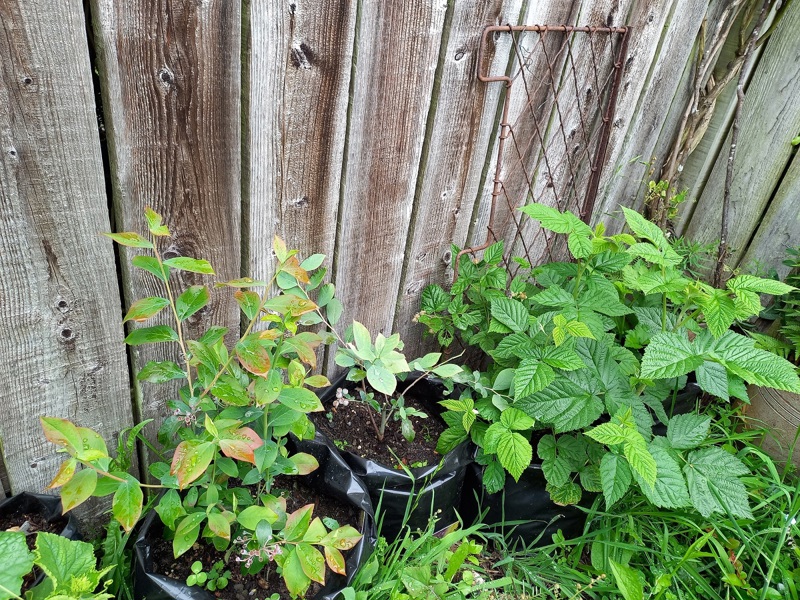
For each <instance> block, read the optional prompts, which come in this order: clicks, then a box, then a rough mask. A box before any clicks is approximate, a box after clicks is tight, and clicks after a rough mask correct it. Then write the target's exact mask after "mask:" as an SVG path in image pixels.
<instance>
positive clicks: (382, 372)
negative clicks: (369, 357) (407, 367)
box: [367, 365, 397, 396]
mask: <svg viewBox="0 0 800 600" xmlns="http://www.w3.org/2000/svg"><path fill="white" fill-rule="evenodd" d="M367 381H368V382H369V384H370V385H371V386H372V387H373V388H375V390H376V391H378V392H380V393H382V394H386V395H387V396H391V395H392V394H394V391H395V389H396V388H397V378H396V377H395V376H394V374H393V373H392V372H391V371H389V370H387V369H385V368H383V367H382V366H380V365H370V366H369V368H368V369H367Z"/></svg>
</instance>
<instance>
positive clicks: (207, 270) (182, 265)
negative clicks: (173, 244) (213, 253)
mask: <svg viewBox="0 0 800 600" xmlns="http://www.w3.org/2000/svg"><path fill="white" fill-rule="evenodd" d="M164 264H165V265H167V266H168V267H172V268H173V269H176V270H178V271H189V272H191V273H201V274H203V275H214V269H213V268H212V267H211V264H210V263H209V262H208V261H207V260H202V259H198V258H189V257H188V256H176V257H175V258H168V259H167V260H165V261H164Z"/></svg>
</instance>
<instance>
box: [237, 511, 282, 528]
mask: <svg viewBox="0 0 800 600" xmlns="http://www.w3.org/2000/svg"><path fill="white" fill-rule="evenodd" d="M277 520H278V515H277V514H276V513H275V511H273V510H271V509H269V508H267V507H266V506H260V505H253V506H248V507H247V508H245V509H244V510H243V511H242V512H240V513H239V514H238V515H237V516H236V521H237V522H238V523H239V524H240V525H241V526H242V527H244V528H245V529H248V530H249V531H255V530H256V528H257V527H258V524H259V523H260V522H261V521H266V522H267V523H270V524H272V523H275V522H276V521H277Z"/></svg>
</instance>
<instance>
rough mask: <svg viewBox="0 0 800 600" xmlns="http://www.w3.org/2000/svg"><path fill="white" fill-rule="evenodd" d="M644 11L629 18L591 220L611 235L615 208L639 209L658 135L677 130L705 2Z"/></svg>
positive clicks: (686, 0) (688, 0)
mask: <svg viewBox="0 0 800 600" xmlns="http://www.w3.org/2000/svg"><path fill="white" fill-rule="evenodd" d="M642 7H649V8H647V10H645V11H644V12H642V11H641V10H638V18H637V17H633V18H632V19H631V24H632V25H633V41H632V44H631V46H630V49H631V51H630V52H629V55H630V56H631V57H632V58H633V59H634V61H633V63H632V65H631V68H628V69H626V71H625V73H624V79H623V84H622V89H621V90H620V96H619V101H618V104H617V111H616V116H615V121H614V128H613V129H612V135H611V139H610V141H609V154H610V156H609V160H608V163H607V165H606V167H605V170H604V172H603V180H602V182H601V189H600V190H599V193H598V201H597V205H596V206H595V211H594V218H593V220H592V222H593V223H594V222H598V221H603V222H605V223H606V224H607V225H608V231H613V232H616V231H619V229H620V227H621V225H620V222H621V220H620V219H619V217H618V215H616V214H615V213H616V212H617V211H618V210H619V206H634V205H638V204H639V201H640V200H641V198H642V197H643V193H644V190H645V189H646V184H647V179H648V178H649V177H650V173H649V170H650V168H651V167H650V164H651V163H653V164H654V165H655V164H660V161H659V157H657V156H656V154H657V152H658V151H657V150H656V146H657V143H658V140H659V136H660V134H661V133H662V131H663V130H664V128H665V125H666V124H667V123H669V125H667V126H668V127H672V128H674V127H677V126H678V119H679V118H680V117H681V116H682V114H683V108H684V107H685V105H686V102H687V101H688V100H689V96H688V94H689V89H688V72H690V71H691V66H690V62H691V60H692V59H693V57H694V52H695V46H694V45H693V44H691V43H687V40H694V39H695V38H696V37H697V34H698V31H699V30H700V26H701V24H702V22H703V18H704V17H705V15H706V11H707V10H708V0H677V1H676V2H674V3H672V5H671V7H670V6H669V5H651V4H645V3H642V4H640V8H642ZM645 40H647V42H645ZM687 65H689V67H688V68H687ZM684 79H687V81H684ZM631 88H633V90H635V94H636V96H637V97H638V100H635V99H634V95H633V90H632V89H631ZM620 120H621V122H620ZM618 122H619V123H620V125H619V126H618V124H617V123H618ZM623 134H624V135H623ZM660 150H661V152H664V149H663V148H662V149H660ZM663 158H664V157H663V156H661V157H660V159H661V160H663ZM655 168H656V169H657V168H658V167H657V166H656V167H655Z"/></svg>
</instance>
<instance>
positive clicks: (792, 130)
mask: <svg viewBox="0 0 800 600" xmlns="http://www.w3.org/2000/svg"><path fill="white" fill-rule="evenodd" d="M798 27H800V11H798V10H793V11H789V12H788V13H787V14H786V15H785V17H784V18H783V20H782V21H781V22H780V23H779V24H778V27H777V29H776V30H775V32H774V33H773V35H772V37H771V39H770V40H769V42H768V44H767V47H766V49H765V50H764V54H763V56H762V58H761V65H760V66H761V68H759V69H758V71H757V72H756V73H755V74H754V76H753V79H752V81H751V82H750V85H749V87H748V90H747V96H746V99H745V103H744V106H743V110H742V119H741V131H740V138H739V139H740V140H741V142H742V143H740V144H739V148H737V153H736V161H735V164H734V166H735V171H734V178H733V182H732V185H731V211H730V215H729V216H730V223H731V227H730V231H729V239H728V243H729V246H730V247H731V249H732V252H731V260H732V261H736V260H738V257H739V256H741V253H742V251H743V250H744V249H745V247H746V244H747V242H748V240H749V239H750V237H751V236H752V234H753V231H754V230H755V228H756V227H757V225H758V223H759V221H760V219H761V215H762V214H763V213H764V209H765V207H766V205H767V203H768V202H769V199H770V197H771V195H772V191H773V190H774V189H775V186H776V185H777V183H778V181H779V179H780V177H781V176H782V174H783V172H784V169H785V165H786V163H787V161H788V159H789V156H790V154H791V152H792V146H791V144H790V142H791V140H792V138H794V137H795V136H796V135H797V132H798V131H800V45H798V44H797V38H796V35H795V34H796V31H797V29H798ZM727 145H728V144H727V143H726V146H727ZM765 156H769V161H765V160H764V157H765ZM727 158H728V154H727V152H723V153H722V154H721V155H720V157H719V159H718V160H717V163H716V165H715V167H714V170H713V171H712V173H711V176H710V178H709V181H708V183H707V184H706V186H705V188H704V189H703V194H702V196H701V197H700V199H699V200H698V204H697V208H696V209H695V211H694V214H693V216H692V220H691V222H690V223H689V226H688V228H687V230H686V232H687V236H688V237H689V238H690V239H694V240H697V241H700V242H710V241H713V240H714V239H717V238H718V237H719V231H720V223H721V221H722V219H721V207H722V196H723V189H724V184H725V172H726V168H727Z"/></svg>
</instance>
